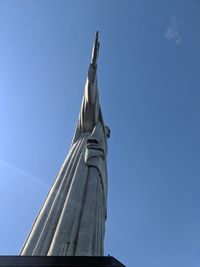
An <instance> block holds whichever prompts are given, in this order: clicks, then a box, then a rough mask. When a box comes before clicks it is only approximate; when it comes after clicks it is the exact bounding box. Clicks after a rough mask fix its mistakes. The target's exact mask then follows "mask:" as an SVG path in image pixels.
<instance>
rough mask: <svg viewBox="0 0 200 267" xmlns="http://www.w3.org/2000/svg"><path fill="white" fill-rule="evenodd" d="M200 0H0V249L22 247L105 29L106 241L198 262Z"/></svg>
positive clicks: (118, 251)
mask: <svg viewBox="0 0 200 267" xmlns="http://www.w3.org/2000/svg"><path fill="white" fill-rule="evenodd" d="M199 27H200V1H197V0H179V1H178V0H168V1H162V0H151V1H149V0H135V1H134V0H130V1H128V0H121V1H120V0H118V1H117V0H115V1H114V0H109V1H106V0H99V1H97V0H96V1H94V0H93V1H92V0H91V1H89V0H88V1H86V0H84V1H83V0H80V1H74V0H71V1H69V0H68V1H67V0H66V1H64V0H63V1H62V0H59V1H57V0H54V1H51V0H41V1H39V0H38V1H33V0H29V1H27V0H21V1H20V0H15V1H11V0H0V36H1V42H0V59H1V60H0V124H1V127H0V128H1V131H0V148H1V149H0V211H1V215H0V254H18V252H19V251H20V248H21V247H22V244H23V242H24V240H25V238H26V236H27V234H28V232H29V229H30V227H31V224H32V223H33V221H34V219H35V217H36V215H37V213H38V210H39V208H40V206H41V204H42V202H43V200H44V198H45V196H46V194H47V192H48V190H49V188H50V186H51V184H52V182H53V180H54V177H55V176H56V173H57V171H58V170H59V168H60V166H61V164H62V162H63V160H64V158H65V156H66V154H67V152H68V149H69V146H70V143H71V140H72V136H73V132H74V128H75V123H76V120H77V117H78V113H79V109H80V103H81V99H82V94H83V87H84V83H85V79H86V74H87V69H88V65H89V61H90V55H91V47H92V42H93V38H94V34H95V31H96V30H97V29H98V30H99V31H100V41H101V48H100V58H99V69H98V74H99V79H98V81H99V90H100V101H101V106H102V111H103V114H104V120H105V122H106V124H107V125H109V127H110V128H111V138H110V140H109V156H108V173H109V198H108V220H107V225H106V240H105V253H106V254H110V255H113V256H115V257H116V258H117V259H119V260H120V261H122V262H123V263H125V264H126V265H127V266H129V267H134V266H137V267H198V266H200V52H199V49H200V28H199Z"/></svg>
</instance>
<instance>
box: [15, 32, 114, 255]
mask: <svg viewBox="0 0 200 267" xmlns="http://www.w3.org/2000/svg"><path fill="white" fill-rule="evenodd" d="M98 55H99V41H98V32H97V33H96V37H95V42H94V46H93V51H92V59H91V64H90V66H89V71H88V77H87V80H86V84H85V90H84V95H83V100H82V105H81V110H80V114H79V119H78V122H77V126H76V130H75V134H74V138H73V141H72V145H71V148H70V151H69V153H68V156H67V157H66V159H65V161H64V163H63V165H62V167H61V169H60V171H59V173H58V175H57V177H56V179H55V182H54V184H53V186H52V188H51V190H50V192H49V194H48V196H47V198H46V200H45V202H44V204H43V206H42V208H41V210H40V212H39V215H38V217H37V218H36V220H35V222H34V224H33V226H32V229H31V231H30V233H29V235H28V237H27V240H26V241H25V244H24V246H23V248H22V251H21V253H20V255H44V256H45V255H56V256H59V255H60V256H102V255H103V250H104V248H103V241H104V234H105V220H106V203H107V168H106V155H107V138H108V137H109V136H110V130H109V128H108V127H106V126H105V125H104V122H103V117H102V113H101V109H100V105H99V96H98V88H97V59H98Z"/></svg>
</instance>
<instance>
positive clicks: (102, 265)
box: [0, 256, 125, 267]
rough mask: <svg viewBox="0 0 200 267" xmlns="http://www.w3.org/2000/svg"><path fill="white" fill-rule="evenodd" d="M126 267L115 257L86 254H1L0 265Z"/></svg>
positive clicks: (28, 266)
mask: <svg viewBox="0 0 200 267" xmlns="http://www.w3.org/2000/svg"><path fill="white" fill-rule="evenodd" d="M75 266H76V267H125V265H123V264H122V263H120V262H119V261H117V260H116V259H115V258H113V257H110V256H107V257H86V256H83V257H82V256H76V257H73V256H0V267H75Z"/></svg>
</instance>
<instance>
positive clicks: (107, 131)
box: [105, 126, 110, 138]
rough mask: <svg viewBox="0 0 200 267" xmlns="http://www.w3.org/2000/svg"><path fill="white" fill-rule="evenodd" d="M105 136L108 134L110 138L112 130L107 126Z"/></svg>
mask: <svg viewBox="0 0 200 267" xmlns="http://www.w3.org/2000/svg"><path fill="white" fill-rule="evenodd" d="M105 134H106V136H107V138H109V137H110V128H109V127H108V126H105Z"/></svg>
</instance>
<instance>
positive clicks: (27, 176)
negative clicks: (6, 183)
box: [0, 160, 49, 188]
mask: <svg viewBox="0 0 200 267" xmlns="http://www.w3.org/2000/svg"><path fill="white" fill-rule="evenodd" d="M0 164H1V165H3V166H5V167H7V168H9V169H10V170H13V171H14V172H16V173H18V174H20V175H22V177H26V178H28V179H29V180H31V181H32V182H34V183H35V184H38V185H40V186H42V187H45V188H48V187H49V186H48V185H47V184H46V183H44V182H42V181H41V180H40V179H38V178H36V177H35V176H33V175H31V174H30V173H27V172H25V171H23V170H21V169H19V168H17V167H15V166H13V165H12V164H10V163H8V162H5V161H3V160H0Z"/></svg>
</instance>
